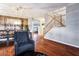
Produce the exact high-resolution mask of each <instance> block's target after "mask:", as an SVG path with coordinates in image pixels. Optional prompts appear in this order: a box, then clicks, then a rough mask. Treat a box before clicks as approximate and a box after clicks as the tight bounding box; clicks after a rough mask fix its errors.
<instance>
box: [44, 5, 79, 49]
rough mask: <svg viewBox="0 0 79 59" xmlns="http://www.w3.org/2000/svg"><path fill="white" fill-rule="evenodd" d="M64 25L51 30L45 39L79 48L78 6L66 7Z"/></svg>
mask: <svg viewBox="0 0 79 59" xmlns="http://www.w3.org/2000/svg"><path fill="white" fill-rule="evenodd" d="M65 24H66V27H59V28H58V27H55V28H52V29H51V30H50V31H49V32H48V33H47V34H46V35H45V38H48V39H49V40H52V41H56V42H60V43H64V44H67V45H72V46H75V47H78V48H79V4H73V5H70V6H67V8H66V20H65Z"/></svg>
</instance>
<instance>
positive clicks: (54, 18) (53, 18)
mask: <svg viewBox="0 0 79 59" xmlns="http://www.w3.org/2000/svg"><path fill="white" fill-rule="evenodd" d="M49 16H50V17H51V18H52V20H50V21H49V23H48V24H47V25H46V26H45V28H44V29H46V28H48V27H49V28H48V30H45V34H46V33H47V32H48V31H49V30H50V29H51V28H52V27H53V25H50V24H51V23H52V21H53V20H54V21H57V22H58V23H60V25H61V26H65V25H64V24H63V23H62V16H63V15H60V16H59V17H60V19H61V21H59V20H58V19H57V17H56V15H54V17H52V16H51V15H49ZM52 24H53V23H52Z"/></svg>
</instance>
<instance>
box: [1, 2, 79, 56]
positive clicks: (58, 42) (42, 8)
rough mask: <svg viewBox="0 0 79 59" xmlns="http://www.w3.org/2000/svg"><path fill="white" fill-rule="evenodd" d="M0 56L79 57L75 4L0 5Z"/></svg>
mask: <svg viewBox="0 0 79 59" xmlns="http://www.w3.org/2000/svg"><path fill="white" fill-rule="evenodd" d="M0 56H79V3H0Z"/></svg>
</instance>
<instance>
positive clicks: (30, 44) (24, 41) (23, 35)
mask: <svg viewBox="0 0 79 59" xmlns="http://www.w3.org/2000/svg"><path fill="white" fill-rule="evenodd" d="M14 45H15V55H19V54H21V53H23V52H26V51H34V41H33V40H32V35H31V33H30V32H26V31H22V32H15V33H14Z"/></svg>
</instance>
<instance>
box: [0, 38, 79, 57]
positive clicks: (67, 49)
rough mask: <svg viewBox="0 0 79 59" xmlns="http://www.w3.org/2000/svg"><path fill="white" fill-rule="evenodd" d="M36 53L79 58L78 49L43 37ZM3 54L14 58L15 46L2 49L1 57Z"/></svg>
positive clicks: (0, 49) (37, 45)
mask: <svg viewBox="0 0 79 59" xmlns="http://www.w3.org/2000/svg"><path fill="white" fill-rule="evenodd" d="M4 49H5V50H4ZM35 51H38V52H42V53H44V54H47V55H48V56H79V49H78V48H75V47H71V46H68V45H64V44H60V43H57V42H54V41H50V40H47V39H44V38H43V37H39V39H38V40H37V43H36V48H35ZM3 53H4V54H5V56H13V55H14V45H13V44H12V45H10V46H8V47H2V48H0V55H1V56H3V55H4V54H3Z"/></svg>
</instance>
